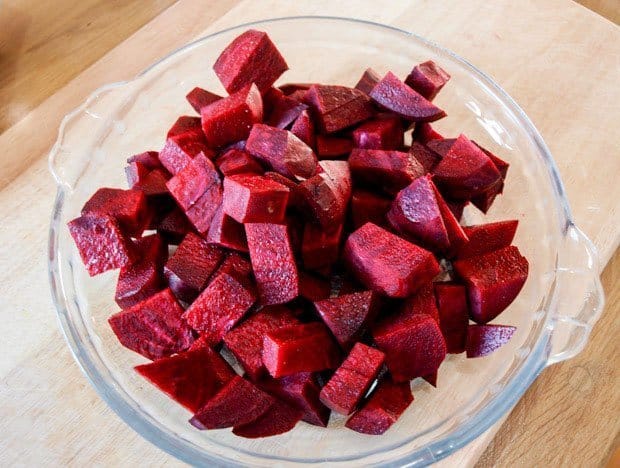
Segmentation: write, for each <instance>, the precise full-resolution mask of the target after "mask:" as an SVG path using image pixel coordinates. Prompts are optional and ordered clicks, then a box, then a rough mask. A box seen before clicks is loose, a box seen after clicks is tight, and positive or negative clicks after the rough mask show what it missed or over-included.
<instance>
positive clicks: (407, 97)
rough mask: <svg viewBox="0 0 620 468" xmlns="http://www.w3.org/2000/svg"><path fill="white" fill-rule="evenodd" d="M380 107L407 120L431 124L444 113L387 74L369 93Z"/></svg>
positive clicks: (390, 74)
mask: <svg viewBox="0 0 620 468" xmlns="http://www.w3.org/2000/svg"><path fill="white" fill-rule="evenodd" d="M369 96H370V97H371V98H372V99H373V100H374V101H375V102H376V103H377V104H379V105H380V106H382V107H384V108H385V109H387V110H390V111H392V112H394V113H395V114H397V115H399V116H400V117H403V118H405V119H408V120H413V121H415V122H432V121H434V120H437V119H441V118H442V117H445V116H446V113H445V112H444V111H443V110H441V109H440V108H439V107H437V106H435V105H434V104H433V103H431V102H430V101H428V100H426V99H425V98H424V97H423V96H421V95H420V94H418V93H417V92H416V91H414V90H413V89H411V88H410V87H409V86H407V85H406V84H405V83H403V82H402V81H400V80H399V79H398V77H397V76H396V75H394V74H393V73H392V72H388V73H387V74H386V75H385V76H384V77H383V78H382V79H381V80H380V81H379V82H378V83H377V84H376V85H375V86H374V88H373V89H372V90H371V91H370V93H369Z"/></svg>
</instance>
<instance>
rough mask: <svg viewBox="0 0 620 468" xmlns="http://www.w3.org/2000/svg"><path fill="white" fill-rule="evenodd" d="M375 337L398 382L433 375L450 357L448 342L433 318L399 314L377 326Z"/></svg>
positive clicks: (373, 333) (374, 331)
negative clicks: (447, 352) (447, 350)
mask: <svg viewBox="0 0 620 468" xmlns="http://www.w3.org/2000/svg"><path fill="white" fill-rule="evenodd" d="M372 335H373V337H374V339H375V342H376V343H377V346H378V347H379V349H380V350H381V351H383V352H384V353H385V363H386V364H387V367H388V369H389V371H390V373H391V374H392V378H393V379H394V381H396V382H405V381H407V380H411V379H415V378H416V377H422V376H424V375H429V374H432V373H433V372H435V371H437V369H438V368H439V365H440V364H441V363H442V362H443V360H444V358H445V357H446V342H445V340H444V338H443V335H442V334H441V330H440V329H439V324H438V323H437V322H436V321H435V320H434V319H433V318H432V317H431V316H430V315H426V314H415V315H409V316H404V317H403V315H402V312H401V313H400V314H398V313H397V314H396V315H393V316H389V317H386V318H385V319H384V320H382V321H381V322H379V323H377V324H376V326H375V327H374V328H373V331H372Z"/></svg>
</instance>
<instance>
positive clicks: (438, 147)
mask: <svg viewBox="0 0 620 468" xmlns="http://www.w3.org/2000/svg"><path fill="white" fill-rule="evenodd" d="M455 141H456V138H437V139H434V140H431V141H429V142H428V143H426V146H427V147H428V148H429V149H430V150H432V151H434V152H435V153H436V154H438V155H439V156H440V157H441V158H443V157H444V156H445V155H446V154H447V153H448V151H450V148H452V145H454V142H455Z"/></svg>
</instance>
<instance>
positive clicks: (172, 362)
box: [135, 347, 235, 413]
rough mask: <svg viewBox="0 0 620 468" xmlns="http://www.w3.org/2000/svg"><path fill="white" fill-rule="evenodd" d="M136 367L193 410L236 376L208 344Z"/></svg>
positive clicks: (202, 404) (203, 403)
mask: <svg viewBox="0 0 620 468" xmlns="http://www.w3.org/2000/svg"><path fill="white" fill-rule="evenodd" d="M135 369H136V371H137V372H138V373H139V374H140V375H142V376H143V377H144V378H146V379H148V380H149V381H150V382H151V383H153V385H155V386H157V387H158V388H159V389H160V390H161V391H163V392H165V393H166V394H167V395H168V396H170V398H172V399H173V400H175V401H177V402H179V403H180V404H182V405H183V406H185V407H186V408H187V409H188V410H190V411H191V412H192V413H195V412H196V411H198V410H199V409H200V408H201V407H202V406H204V405H205V404H206V403H207V401H209V399H210V398H211V397H212V396H213V395H215V394H216V393H217V392H218V391H219V389H220V388H222V386H223V385H224V384H226V383H227V382H228V381H230V380H231V379H232V378H233V377H234V376H235V371H234V370H233V369H232V368H231V367H230V366H229V365H228V363H226V361H224V359H222V357H221V356H220V355H219V354H218V353H216V352H215V351H213V350H212V349H211V348H208V347H201V348H198V349H194V350H189V351H185V352H183V353H179V354H176V355H174V356H171V357H165V358H162V359H158V360H157V361H155V362H151V363H148V364H142V365H140V366H136V367H135Z"/></svg>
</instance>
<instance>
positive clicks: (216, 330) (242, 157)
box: [69, 30, 528, 438]
mask: <svg viewBox="0 0 620 468" xmlns="http://www.w3.org/2000/svg"><path fill="white" fill-rule="evenodd" d="M214 70H215V73H216V74H217V76H218V77H219V78H220V80H221V82H222V84H223V85H224V87H225V88H226V90H227V91H228V93H229V95H228V96H226V97H220V96H217V95H215V94H213V93H211V92H209V91H206V90H204V89H201V88H195V89H194V90H193V91H191V92H190V93H189V94H188V96H187V99H188V101H189V103H190V104H191V105H192V106H193V107H194V109H195V110H196V111H197V112H198V113H199V114H200V117H189V116H182V117H179V119H178V120H177V121H176V123H175V124H174V125H173V126H172V128H171V129H170V131H169V132H168V135H167V139H166V143H165V146H164V147H163V149H162V150H161V151H160V152H159V153H158V152H153V151H149V152H146V153H142V154H138V155H136V156H132V157H130V158H129V159H128V160H127V161H128V166H127V167H126V174H127V179H128V182H129V185H130V187H131V189H130V190H121V189H114V188H101V189H99V190H98V191H97V192H96V193H95V194H94V195H93V196H92V198H91V199H90V200H88V202H87V203H86V204H85V205H84V208H83V209H82V213H81V216H80V217H78V218H76V219H74V220H73V221H71V222H70V223H69V230H70V232H71V234H72V236H73V238H74V240H75V243H76V245H77V247H78V249H79V252H80V254H81V257H82V259H83V261H84V264H85V265H86V268H87V269H88V272H89V273H90V274H91V275H96V274H99V273H102V272H105V271H107V270H111V269H117V268H120V276H119V278H118V284H117V288H116V297H115V299H116V302H117V303H118V305H119V306H120V307H121V308H122V311H120V312H118V313H116V314H114V315H112V316H111V317H110V318H109V323H110V325H111V327H112V330H113V331H114V333H115V334H116V336H117V337H118V339H119V341H120V342H121V344H122V345H123V346H125V347H127V348H129V349H131V350H133V351H135V352H137V353H140V354H142V355H143V356H144V357H146V358H148V359H150V360H151V361H152V362H149V363H147V364H142V365H139V366H137V367H136V370H137V372H139V373H140V374H141V375H143V376H144V377H145V378H147V379H148V380H149V381H151V382H152V383H153V384H155V385H156V386H157V387H159V388H160V389H161V390H162V391H164V392H166V393H167V394H168V395H170V397H171V398H173V399H174V400H176V401H177V402H179V403H180V404H182V405H183V406H185V407H186V408H187V409H188V410H190V411H191V412H192V413H193V417H192V418H191V420H190V422H191V424H193V425H194V426H195V427H197V428H200V429H217V428H225V427H232V428H233V432H234V433H235V434H237V435H239V436H243V437H250V438H253V437H265V436H271V435H275V434H281V433H283V432H286V431H289V430H290V429H292V428H293V427H294V426H295V425H296V424H297V423H298V422H299V421H300V420H304V421H305V422H307V423H309V424H314V425H318V426H323V427H326V426H327V424H328V420H329V416H330V411H334V412H336V413H339V414H342V415H347V416H348V415H351V416H350V417H349V418H348V420H347V422H346V427H348V428H350V429H352V430H354V431H358V432H361V433H364V434H382V433H384V432H385V431H386V430H387V429H388V428H389V427H390V426H391V425H392V424H393V423H394V422H395V421H396V420H397V419H398V417H399V416H400V415H401V414H402V413H403V411H404V410H405V409H406V408H407V406H408V405H409V404H410V403H411V402H412V401H413V395H412V393H411V387H410V381H411V380H412V379H415V378H418V377H422V378H424V379H426V380H427V381H428V382H429V383H431V384H432V385H436V380H437V371H438V369H439V366H440V364H441V363H442V361H443V360H444V358H445V357H446V353H462V352H466V353H467V357H478V356H484V355H486V354H489V353H491V352H492V351H494V350H495V349H497V348H499V347H500V346H502V345H503V344H504V343H506V342H507V341H508V340H509V339H510V338H511V336H512V334H513V333H514V330H515V329H514V327H511V326H507V325H496V324H493V325H492V324H489V322H490V321H491V320H493V319H494V318H495V317H496V316H497V315H498V314H500V313H501V312H502V311H503V310H504V309H505V308H506V307H507V306H508V305H509V304H510V303H511V302H512V301H513V300H514V299H515V297H516V296H517V294H518V293H519V291H520V290H521V288H522V286H523V284H524V283H525V281H526V278H527V274H528V262H527V260H526V259H525V258H524V257H523V256H522V255H521V254H520V253H519V250H518V249H517V247H514V246H511V245H510V244H511V242H512V240H513V237H514V234H515V231H516V228H517V221H503V222H495V223H489V224H482V225H477V226H461V225H460V224H459V220H460V218H461V215H462V212H463V208H464V207H465V206H466V205H467V204H469V203H471V204H472V205H474V206H475V207H477V208H478V209H479V210H481V211H483V212H485V213H486V212H487V210H488V209H489V207H490V206H491V204H492V202H493V200H494V199H495V197H496V196H497V195H499V194H500V193H501V192H502V189H503V185H504V180H505V178H506V172H507V169H508V164H507V163H506V162H504V161H503V160H501V159H500V158H499V157H497V156H495V155H494V154H492V153H490V152H489V151H487V150H486V149H484V148H482V147H481V146H479V145H478V144H476V143H475V142H474V141H472V140H470V139H468V138H467V137H466V136H464V135H460V136H459V137H458V138H444V137H442V136H441V135H440V134H438V133H437V132H436V131H435V130H433V129H432V128H431V126H430V124H429V122H431V121H435V120H437V119H440V118H442V117H444V116H445V115H446V114H445V112H444V111H443V110H441V109H440V108H438V107H437V106H436V105H434V104H433V103H432V102H431V101H432V99H433V98H434V97H435V95H436V94H437V93H438V92H439V91H440V90H441V88H442V87H443V86H444V84H445V83H446V82H447V81H448V79H449V78H450V77H449V75H448V74H447V73H446V72H445V71H444V70H442V69H441V68H440V67H439V66H438V65H437V64H435V63H434V62H430V61H429V62H425V63H421V64H419V65H416V66H415V67H414V68H413V70H412V71H411V73H410V74H409V75H408V76H407V77H406V79H405V81H401V79H400V78H398V77H397V76H395V75H394V74H393V73H391V72H388V73H387V74H386V75H385V76H384V77H383V78H381V77H379V76H378V75H377V74H376V73H375V72H374V71H373V70H372V69H368V70H366V71H365V72H364V74H363V76H362V78H361V79H360V81H359V83H358V84H357V85H356V86H355V87H354V88H349V87H346V86H337V85H323V84H315V83H313V84H286V85H282V86H280V87H274V86H273V84H274V82H275V81H276V79H278V78H279V77H280V75H281V74H282V73H283V72H285V71H286V70H287V64H286V62H285V60H284V58H283V57H282V56H281V55H280V53H279V52H278V50H277V49H276V47H275V46H274V44H273V43H272V42H271V40H270V39H269V37H268V36H267V34H265V33H264V32H259V31H255V30H249V31H247V32H245V33H243V34H242V35H240V36H239V37H237V38H236V39H235V40H234V41H233V42H232V43H231V44H230V45H229V46H228V47H227V48H226V49H225V50H224V52H223V53H222V54H221V55H220V57H219V58H218V60H217V62H216V63H215V65H214ZM409 131H411V135H408V136H407V139H411V143H410V144H408V145H406V144H405V136H406V134H407V132H409ZM145 231H152V232H153V233H150V234H149V233H146V234H145ZM177 245H178V247H176V249H175V248H174V247H172V248H171V246H177ZM470 320H471V321H473V322H474V324H470ZM222 349H227V350H228V352H224V355H225V356H227V359H228V360H229V361H232V358H231V357H230V354H232V355H233V356H234V358H236V361H237V363H238V365H239V367H240V368H241V369H242V370H243V371H244V373H243V375H238V373H236V372H235V371H234V370H233V367H231V365H230V364H229V363H228V361H227V360H225V359H224V358H223V355H222V354H220V351H221V350H222Z"/></svg>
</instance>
